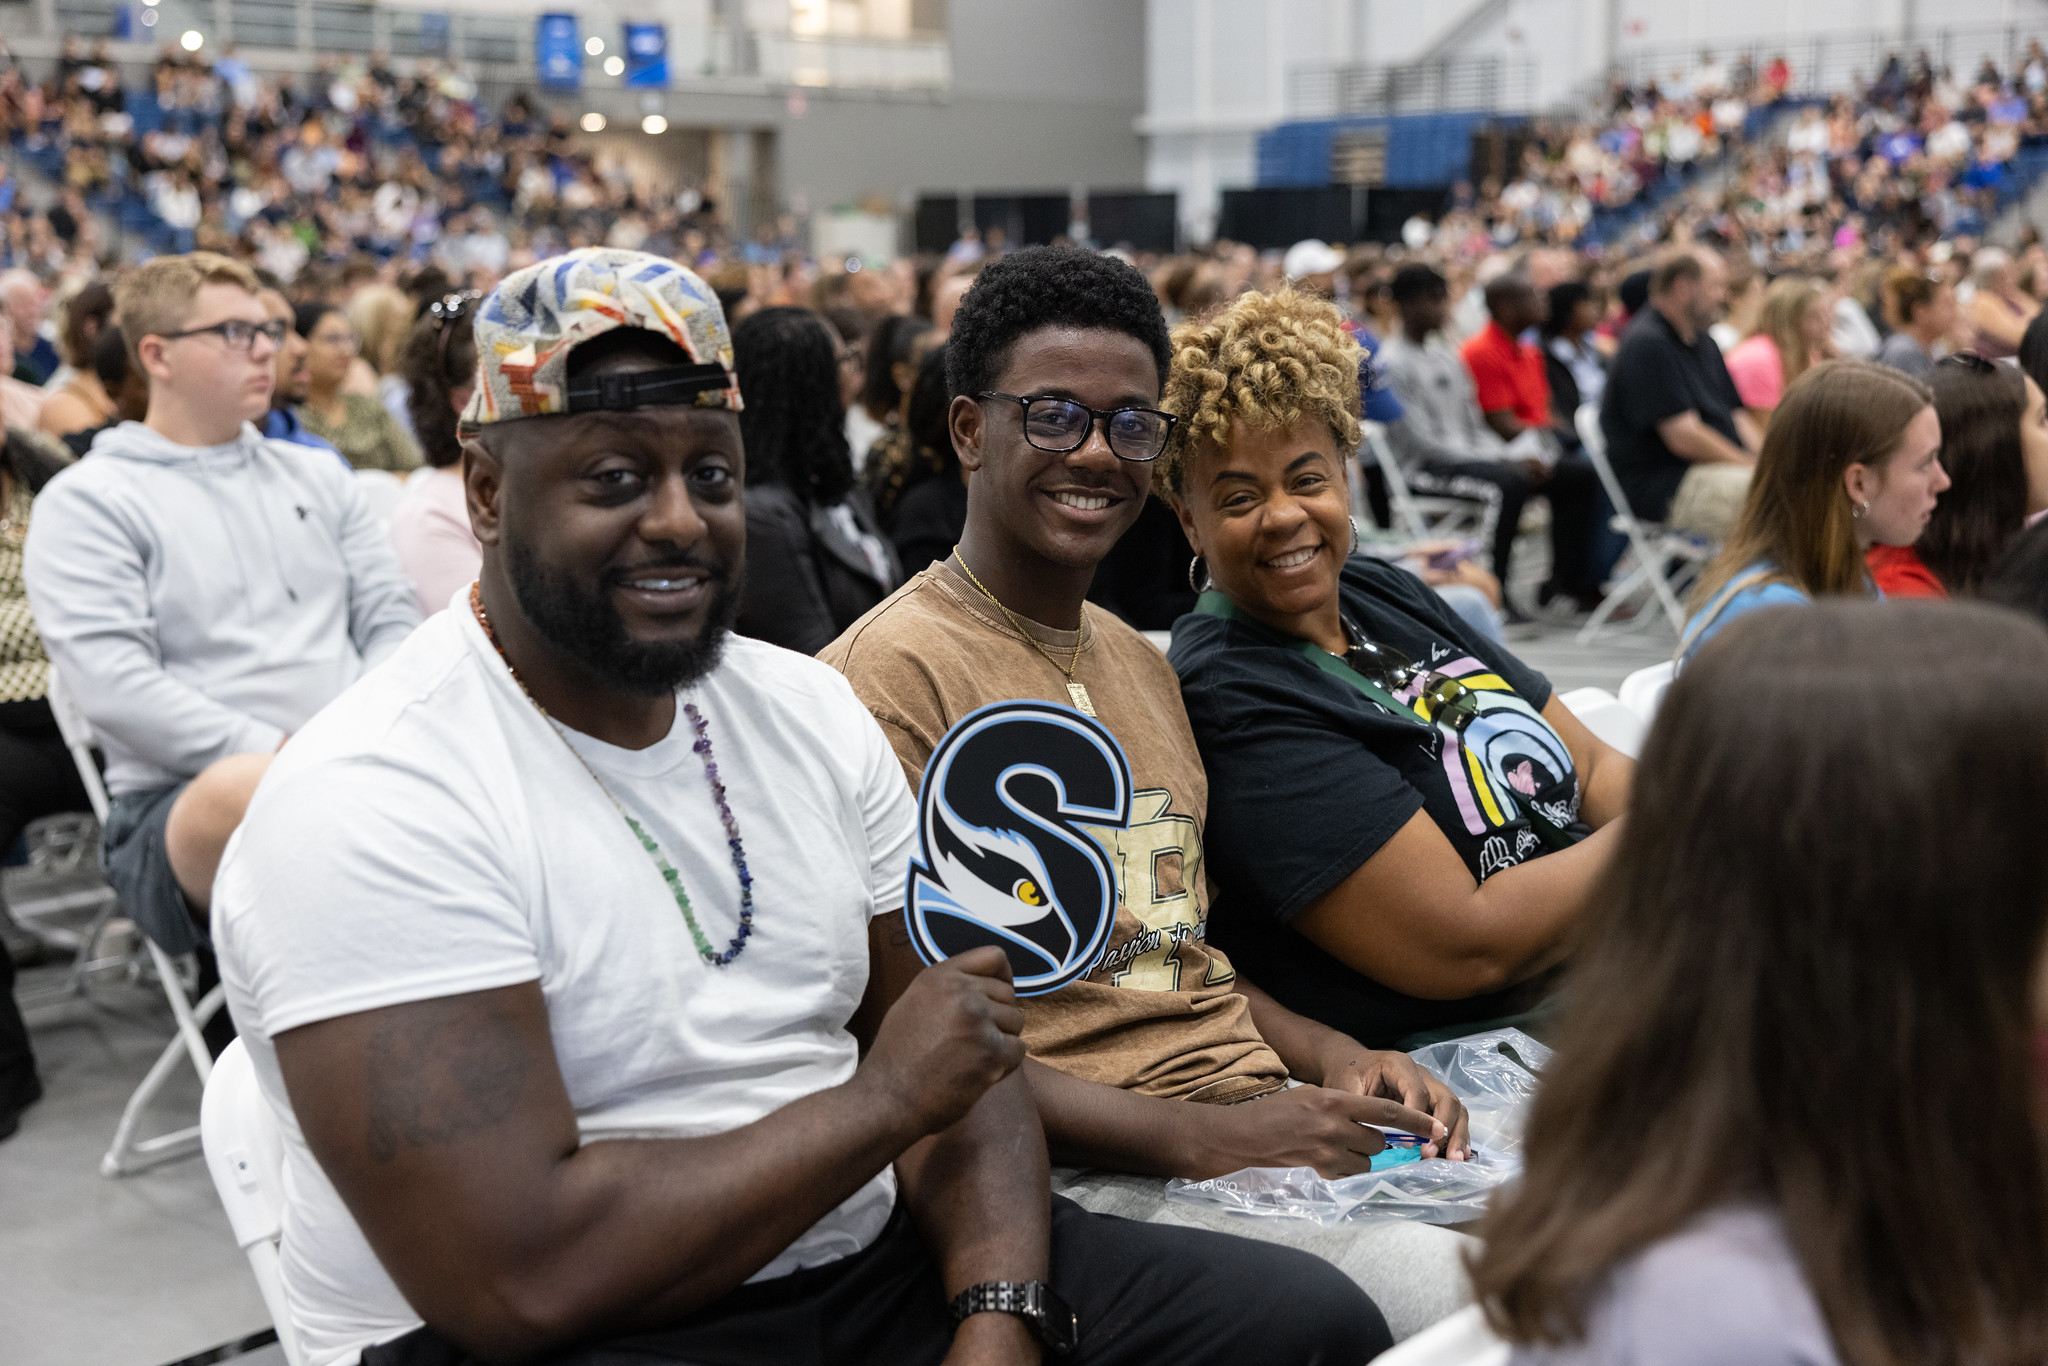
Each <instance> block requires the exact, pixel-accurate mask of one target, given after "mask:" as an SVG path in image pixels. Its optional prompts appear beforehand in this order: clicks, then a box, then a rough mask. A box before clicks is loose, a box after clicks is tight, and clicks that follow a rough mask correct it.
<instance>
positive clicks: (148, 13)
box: [142, 9, 157, 28]
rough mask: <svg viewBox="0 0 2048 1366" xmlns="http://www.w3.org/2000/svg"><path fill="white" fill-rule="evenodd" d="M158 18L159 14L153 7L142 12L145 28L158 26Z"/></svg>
mask: <svg viewBox="0 0 2048 1366" xmlns="http://www.w3.org/2000/svg"><path fill="white" fill-rule="evenodd" d="M156 19H157V14H156V11H155V10H153V9H146V10H144V11H143V12H142V26H143V27H144V28H155V27H156Z"/></svg>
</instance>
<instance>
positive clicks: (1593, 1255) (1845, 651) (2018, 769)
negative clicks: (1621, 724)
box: [1473, 397, 2048, 1366]
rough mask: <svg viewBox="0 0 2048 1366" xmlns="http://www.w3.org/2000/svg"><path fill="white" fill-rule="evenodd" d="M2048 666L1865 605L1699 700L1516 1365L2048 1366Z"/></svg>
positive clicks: (1556, 1200) (1556, 1164) (1597, 899)
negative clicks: (2042, 1365)
mask: <svg viewBox="0 0 2048 1366" xmlns="http://www.w3.org/2000/svg"><path fill="white" fill-rule="evenodd" d="M1786 402H1787V404H1788V405H1789V404H1790V403H1791V402H1792V400H1791V399H1790V398H1789V397H1788V398H1787V400H1786ZM1769 458H1770V457H1769V456H1768V455H1766V456H1765V461H1766V463H1768V461H1769ZM2043 676H2048V634H2044V633H2043V631H2042V630H2041V629H2040V628H2038V627H2037V626H2034V625H2032V624H2030V623H2028V622H2027V621H2026V620H2024V619H2023V618H2021V617H2019V616H2017V615H2016V614H2014V613H2010V612H2006V611H2001V610H1998V609H1994V608H1990V607H1984V606H1975V605H1973V606H1967V607H1965V606H1958V605H1951V604H1933V603H1909V604H1904V605H1896V606H1887V607H1882V608H1880V607H1873V606H1871V605H1868V604H1864V603H1853V602H1836V603H1829V604H1827V605H1826V606H1824V607H1818V608H1815V609H1813V610H1811V611H1804V612H1796V613H1795V612H1770V613H1760V614H1758V616H1757V617H1756V618H1755V619H1754V620H1751V621H1744V622H1741V623H1739V624H1738V625H1736V626H1735V627H1733V628H1732V629H1730V630H1729V631H1728V632H1727V638H1726V639H1725V640H1722V641H1719V642H1717V643H1716V644H1715V645H1713V646H1712V647H1711V648H1709V649H1707V650H1705V651H1703V652H1701V654H1700V657H1699V659H1698V660H1697V661H1696V662H1695V663H1694V665H1693V667H1692V668H1691V669H1688V670H1687V671H1686V672H1685V674H1684V675H1682V676H1681V677H1680V678H1679V679H1678V681H1677V682H1676V683H1675V684H1673V685H1672V689H1671V693H1670V695H1669V696H1668V697H1667V698H1666V699H1665V701H1664V704H1663V706H1662V707H1661V708H1660V709H1659V711H1658V713H1657V722H1656V725H1655V727H1654V728H1653V729H1652V731H1651V734H1650V739H1649V745H1648V748H1647V749H1646V750H1645V751H1644V754H1643V760H1644V762H1643V766H1642V776H1641V777H1640V778H1639V779H1638V781H1637V784H1636V789H1635V793H1634V796H1633V798H1632V800H1631V801H1630V804H1629V814H1628V819H1627V821H1626V822H1625V826H1626V831H1625V833H1624V834H1623V836H1622V840H1621V844H1620V846H1619V848H1618V850H1617V854H1616V859H1615V865H1614V868H1613V871H1612V873H1611V875H1610V876H1609V877H1607V878H1605V879H1603V880H1602V882H1601V883H1600V885H1599V887H1598V888H1597V890H1596V892H1595V895H1594V898H1593V901H1592V903H1591V904H1590V905H1589V907H1588V911H1587V918H1588V921H1589V924H1588V926H1587V930H1588V933H1587V934H1586V936H1585V939H1584V941H1583V942H1584V945H1585V948H1584V950H1583V952H1582V953H1581V954H1580V955H1579V957H1578V958H1577V960H1576V961H1575V962H1574V964H1573V968H1572V992H1571V998H1570V1003H1569V1004H1568V1005H1567V1007H1566V1010H1565V1016H1564V1019H1563V1022H1562V1023H1561V1025H1560V1027H1559V1037H1558V1039H1557V1051H1556V1053H1555V1055H1554V1056H1553V1057H1552V1058H1551V1060H1550V1062H1549V1063H1548V1064H1547V1065H1546V1066H1545V1067H1544V1069H1543V1086H1542V1088H1541V1089H1540V1090H1539V1091H1538V1092H1537V1094H1536V1101H1535V1109H1534V1113H1533V1114H1532V1116H1531V1118H1530V1121H1529V1128H1528V1132H1527V1134H1526V1137H1525V1139H1524V1144H1525V1151H1526V1154H1527V1158H1526V1160H1527V1168H1526V1170H1525V1172H1524V1173H1523V1176H1522V1179H1521V1181H1520V1182H1519V1183H1518V1184H1516V1185H1515V1186H1514V1187H1512V1188H1510V1189H1509V1190H1507V1191H1506V1192H1504V1193H1503V1195H1502V1196H1501V1197H1499V1198H1497V1199H1496V1201H1495V1203H1494V1207H1493V1210H1492V1211H1491V1212H1490V1213H1489V1215H1488V1216H1487V1239H1486V1244H1485V1247H1484V1249H1483V1250H1482V1251H1481V1252H1480V1254H1479V1255H1478V1257H1477V1259H1476V1260H1475V1264H1474V1267H1473V1276H1474V1280H1475V1282H1476V1284H1477V1289H1478V1292H1479V1296H1480V1299H1481V1301H1482V1303H1484V1304H1485V1305H1486V1308H1487V1313H1488V1316H1489V1318H1490V1320H1491V1322H1492V1324H1493V1326H1494V1328H1495V1330H1496V1331H1498V1332H1500V1333H1502V1334H1503V1335H1504V1336H1506V1337H1507V1338H1508V1340H1509V1341H1510V1342H1512V1343H1513V1344H1515V1352H1514V1355H1513V1357H1512V1359H1513V1360H1514V1361H1516V1362H1518V1363H1519V1362H1544V1363H1553V1364H1554V1366H1596V1364H1597V1366H1607V1364H1608V1363H1618V1362H1643V1363H1649V1362H1658V1363H1707V1362H1731V1363H1732V1362H1742V1363H1752V1364H1756V1366H1761V1364H1763V1363H1769V1364H1770V1366H1793V1364H1794V1363H1798V1366H1834V1363H1837V1362H1841V1363H1857V1362H1873V1363H1874V1362H1909V1361H1958V1362H1960V1361H1970V1362H1993V1361H2010V1362H2024V1361H2038V1360H2040V1359H2041V1358H2042V1357H2043V1355H2044V1354H2048V1180H2044V1175H2043V1170H2044V1169H2043V1165H2042V1161H2041V1138H2040V1127H2039V1115H2040V1072H2039V1065H2038V1062H2037V1059H2038V1057H2039V1042H2038V1041H2039V1038H2040V1035H2039V1030H2040V1029H2041V1026H2042V1020H2041V1012H2040V1004H2039V997H2038V994H2037V983H2038V982H2039V980H2040V976H2039V974H2040V968H2041V949H2042V931H2043V921H2044V908H2048V903H2044V901H2043V899H2042V897H2041V894H2040V892H2041V888H2042V887H2043V886H2044V885H2048V841H2043V840H2042V839H2040V838H2039V834H2038V832H2037V831H2035V830H2032V829H2031V828H2029V825H2028V823H2027V822H2019V821H2013V820H2011V819H2010V813H2011V812H2012V811H2014V810H2015V809H2023V810H2031V809H2037V804H2038V803H2040V802H2048V765H2043V763H2042V762H2041V756H2042V754H2043V753H2048V690H2043V689H2040V688H2019V689H2015V688H2014V686H2013V683H2014V680H2016V679H2037V678H2041V677H2043ZM1937 700H1938V701H1937ZM1730 737H1741V743H1730ZM1937 830H1938V831H1942V832H1944V833H1943V835H1942V837H1941V838H1938V839H1930V838H1929V832H1930V831H1937ZM1951 1113H1961V1114H1967V1115H1968V1116H1970V1122H1969V1123H1968V1124H1967V1125H1965V1126H1962V1127H1963V1128H1964V1129H1966V1130H1967V1133H1962V1132H1955V1133H1949V1132H1945V1129H1946V1127H1947V1126H1943V1125H1940V1124H1928V1123H1925V1122H1924V1117H1925V1116H1928V1115H1934V1114H1951Z"/></svg>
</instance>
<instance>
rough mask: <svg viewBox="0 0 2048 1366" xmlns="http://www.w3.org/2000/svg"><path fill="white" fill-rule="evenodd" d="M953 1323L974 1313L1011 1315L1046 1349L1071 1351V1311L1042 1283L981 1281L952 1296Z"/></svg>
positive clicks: (1073, 1323) (1073, 1324) (1073, 1327)
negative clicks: (1017, 1318) (1030, 1328)
mask: <svg viewBox="0 0 2048 1366" xmlns="http://www.w3.org/2000/svg"><path fill="white" fill-rule="evenodd" d="M951 1307H952V1310H953V1322H955V1323H960V1322H963V1321H965V1320H966V1319H967V1318H968V1317H969V1316H971V1315H974V1314H988V1313H997V1314H1015V1315H1016V1316H1017V1317H1019V1318H1021V1319H1023V1320H1024V1321H1025V1322H1026V1323H1029V1324H1030V1325H1031V1327H1032V1329H1033V1331H1034V1332H1036V1333H1037V1335H1038V1340H1039V1342H1040V1343H1041V1344H1043V1345H1044V1347H1045V1348H1046V1350H1048V1351H1050V1352H1052V1353H1053V1354H1055V1355H1064V1354H1066V1353H1068V1352H1071V1351H1072V1350H1073V1349H1074V1344H1075V1339H1076V1329H1077V1324H1076V1321H1075V1318H1074V1311H1073V1310H1072V1309H1069V1308H1068V1307H1067V1305H1066V1302H1065V1301H1063V1300H1062V1299H1060V1297H1059V1296H1058V1295H1056V1294H1054V1293H1053V1289H1052V1287H1051V1286H1049V1285H1047V1284H1046V1283H1045V1282H1044V1281H983V1282H981V1283H980V1284H979V1285H970V1286H968V1287H967V1288H966V1289H965V1290H963V1291H961V1292H960V1293H959V1294H957V1295H955V1296H954V1297H953V1302H952V1306H951Z"/></svg>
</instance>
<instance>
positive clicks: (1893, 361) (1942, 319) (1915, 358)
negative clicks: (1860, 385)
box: [1877, 269, 2048, 380]
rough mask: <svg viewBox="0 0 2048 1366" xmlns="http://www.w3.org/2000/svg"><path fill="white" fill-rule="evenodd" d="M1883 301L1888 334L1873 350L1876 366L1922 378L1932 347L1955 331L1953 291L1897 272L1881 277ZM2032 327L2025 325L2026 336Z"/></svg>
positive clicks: (1909, 272) (1918, 274) (1926, 277)
mask: <svg viewBox="0 0 2048 1366" xmlns="http://www.w3.org/2000/svg"><path fill="white" fill-rule="evenodd" d="M1884 300H1885V316H1886V319H1887V321H1889V322H1890V323H1891V326H1892V334H1891V335H1890V336H1889V337H1886V338H1885V339H1884V345H1882V346H1880V347H1879V348H1878V349H1877V360H1878V363H1879V364H1880V365H1889V366H1890V367H1891V368H1892V369H1894V370H1897V371H1899V372H1901V373H1902V374H1907V375H1911V376H1912V377H1913V378H1914V379H1921V380H1924V379H1926V378H1927V376H1928V374H1929V372H1931V371H1932V370H1933V369H1934V362H1935V359H1936V357H1935V354H1934V353H1935V348H1936V347H1937V346H1939V345H1941V344H1942V343H1943V342H1944V341H1946V340H1947V338H1948V336H1949V334H1950V333H1951V332H1953V331H1954V330H1955V326H1956V292H1955V289H1954V288H1953V287H1952V286H1951V285H1949V283H1948V282H1947V281H1946V280H1941V279H1937V278H1935V277H1934V276H1932V275H1925V274H1922V273H1921V272H1920V271H1917V270H1905V269H1899V270H1895V271H1893V272H1892V273H1891V274H1890V275H1888V276H1886V277H1885V282H1884ZM2034 326H2035V324H2029V325H2028V329H2027V330H2028V332H2029V333H2031V332H2032V331H2033V329H2034ZM2044 340H2048V338H2044Z"/></svg>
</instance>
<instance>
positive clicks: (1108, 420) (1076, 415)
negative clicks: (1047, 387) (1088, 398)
mask: <svg viewBox="0 0 2048 1366" xmlns="http://www.w3.org/2000/svg"><path fill="white" fill-rule="evenodd" d="M976 397H979V398H999V399H1002V400H1004V401H1005V402H1007V403H1014V404H1016V405H1017V406H1018V407H1020V408H1022V409H1023V410H1024V439H1025V440H1026V441H1029V442H1030V443H1031V444H1032V445H1034V446H1036V447H1037V448H1038V449H1039V450H1042V451H1051V452H1052V453H1054V454H1055V455H1065V454H1066V453H1067V452H1068V451H1077V450H1079V449H1081V447H1082V446H1083V445H1085V444H1086V443H1087V440H1088V434H1089V433H1090V432H1092V431H1094V430H1095V423H1096V420H1097V419H1098V418H1099V419H1100V420H1101V422H1102V431H1103V435H1104V436H1105V437H1106V438H1107V439H1108V441H1109V449H1110V451H1111V452H1112V453H1113V454H1114V455H1115V456H1116V458H1117V459H1119V460H1129V461H1132V462H1134V463H1137V464H1144V463H1145V462H1146V461H1148V460H1157V459H1158V458H1159V453H1160V452H1161V451H1163V450H1165V449H1166V438H1167V436H1168V435H1170V434H1171V433H1172V431H1173V424H1174V423H1175V422H1178V421H1179V420H1180V419H1178V418H1176V417H1175V416H1174V415H1173V414H1172V413H1162V412H1160V411H1159V410H1158V409H1157V408H1112V409H1110V410H1109V411H1108V412H1103V411H1102V410H1101V409H1099V408H1091V407H1089V406H1088V405H1087V404H1085V403H1076V402H1074V400H1072V399H1070V398H1057V397H1054V396H1053V395H1051V394H1032V395H1030V396H1029V397H1025V398H1020V397H1018V396H1017V395H1016V394H999V393H997V392H996V391H995V390H993V389H991V390H988V391H987V392H985V393H982V394H979V395H977V396H976Z"/></svg>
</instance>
